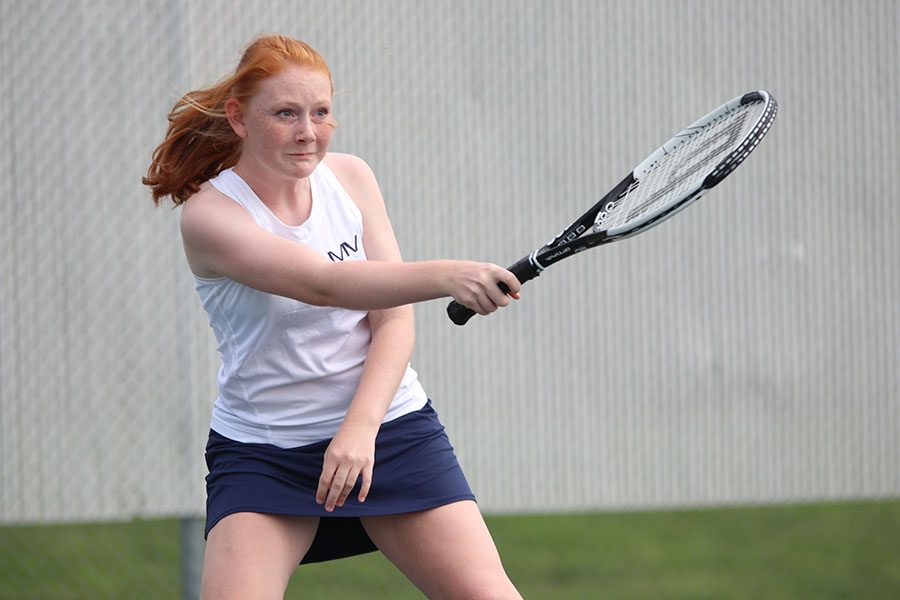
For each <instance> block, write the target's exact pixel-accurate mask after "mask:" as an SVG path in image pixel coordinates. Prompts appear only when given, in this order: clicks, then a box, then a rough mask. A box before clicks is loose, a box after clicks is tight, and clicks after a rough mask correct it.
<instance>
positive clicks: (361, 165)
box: [325, 152, 375, 183]
mask: <svg viewBox="0 0 900 600" xmlns="http://www.w3.org/2000/svg"><path fill="white" fill-rule="evenodd" d="M325 164H327V165H328V167H329V168H330V169H331V170H332V171H333V172H334V174H335V175H336V176H337V178H338V180H339V181H340V182H341V183H343V182H344V180H345V179H346V180H349V181H358V180H366V179H372V180H374V179H375V174H374V173H373V172H372V169H371V168H370V167H369V165H368V164H367V163H366V161H364V160H363V159H361V158H360V157H358V156H356V155H353V154H344V153H341V152H329V153H328V154H327V155H325Z"/></svg>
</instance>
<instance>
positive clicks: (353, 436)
mask: <svg viewBox="0 0 900 600" xmlns="http://www.w3.org/2000/svg"><path fill="white" fill-rule="evenodd" d="M329 158H330V160H329V166H331V168H332V169H333V170H334V172H335V174H336V175H337V176H338V179H339V180H340V181H341V183H342V185H343V186H344V188H345V189H346V190H347V192H348V193H349V194H350V195H351V197H352V198H353V199H354V201H355V202H356V203H357V205H358V206H359V208H360V211H361V212H362V214H363V230H364V234H363V244H364V246H365V249H366V256H367V258H368V259H369V260H377V261H384V262H390V263H392V264H395V265H397V264H399V263H401V262H402V260H403V259H402V257H401V255H400V249H399V247H398V244H397V241H396V238H395V236H394V232H393V228H392V227H391V223H390V220H389V219H388V215H387V211H386V209H385V206H384V201H383V199H382V196H381V191H380V190H379V188H378V184H377V182H376V180H375V176H374V175H373V174H372V172H371V171H370V170H369V168H368V166H367V165H365V163H363V162H362V161H360V160H359V159H356V158H355V157H352V156H346V155H334V156H333V155H329ZM369 326H370V328H371V331H372V341H371V343H370V345H369V350H368V353H367V355H366V364H365V367H364V368H363V373H362V377H361V379H360V382H359V387H358V388H357V390H356V394H355V396H354V398H353V401H352V403H351V405H350V408H349V410H348V411H347V415H346V416H345V418H344V422H343V424H342V425H341V428H340V430H339V431H338V433H337V434H336V435H335V438H334V440H333V441H332V443H331V445H330V446H329V448H328V450H327V453H326V460H325V464H324V465H323V469H322V476H321V477H320V480H319V488H318V490H317V499H318V501H320V502H321V503H323V504H324V505H325V509H326V510H333V509H334V507H335V506H342V505H343V504H344V501H345V500H346V498H347V496H348V495H349V493H350V491H351V490H352V488H353V486H354V485H355V483H356V481H357V479H358V478H360V477H361V478H362V483H361V485H360V490H359V495H358V499H359V501H360V502H362V501H364V500H365V498H366V495H367V494H368V491H369V488H370V486H371V484H372V470H373V468H374V464H375V463H374V453H375V436H376V435H377V434H378V430H379V428H380V426H381V421H382V420H383V419H384V415H385V413H387V410H388V408H389V407H390V405H391V402H392V401H393V399H394V396H395V395H396V393H397V388H398V387H399V386H400V382H401V380H402V379H403V375H404V373H405V372H406V366H407V364H408V363H409V360H410V357H411V355H412V350H413V344H414V341H415V329H414V325H413V309H412V306H410V305H403V306H396V307H392V308H386V309H380V310H370V311H369ZM357 470H358V472H357ZM344 472H346V477H345V476H344Z"/></svg>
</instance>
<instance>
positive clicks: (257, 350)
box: [195, 163, 427, 448]
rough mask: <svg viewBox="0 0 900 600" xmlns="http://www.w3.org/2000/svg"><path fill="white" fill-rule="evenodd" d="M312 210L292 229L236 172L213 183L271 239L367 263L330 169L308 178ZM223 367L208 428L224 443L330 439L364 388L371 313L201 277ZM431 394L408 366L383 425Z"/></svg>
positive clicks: (350, 207) (357, 226)
mask: <svg viewBox="0 0 900 600" xmlns="http://www.w3.org/2000/svg"><path fill="white" fill-rule="evenodd" d="M309 181H310V186H311V191H312V209H311V212H310V216H309V219H307V221H306V222H305V223H303V224H302V225H297V226H290V225H285V224H284V223H283V222H282V221H281V220H280V219H278V217H276V216H275V215H274V214H273V213H272V212H271V211H270V210H269V209H268V208H267V207H266V205H265V204H263V202H262V201H261V200H260V199H259V198H258V197H257V195H256V194H255V193H254V192H253V190H252V189H250V186H249V185H247V183H246V182H245V181H244V180H243V179H241V178H240V176H238V175H237V173H235V172H234V171H232V170H231V169H226V170H225V171H222V172H221V173H220V174H219V175H218V176H217V177H215V178H213V179H211V180H210V183H211V184H212V185H213V186H215V188H216V189H217V190H219V191H220V192H222V193H223V194H225V195H226V196H228V197H229V198H232V199H233V200H234V201H235V202H237V203H238V204H240V205H241V206H243V207H244V209H246V210H247V212H248V213H250V215H251V216H252V217H253V219H254V221H256V223H257V224H258V225H259V226H260V227H262V228H263V229H267V230H268V231H271V232H272V233H274V234H276V235H279V236H281V237H283V238H286V239H288V240H293V241H295V242H297V243H300V244H304V245H306V246H308V247H310V248H312V249H314V250H317V251H318V252H320V253H321V254H322V255H323V256H326V257H328V258H330V259H331V260H332V261H344V260H366V254H365V250H364V248H363V243H362V237H363V227H362V214H361V213H360V211H359V208H358V207H357V206H356V204H355V203H354V202H353V200H352V199H351V198H350V196H348V195H347V192H346V191H344V188H343V187H342V186H341V184H340V183H339V182H338V180H337V178H336V177H335V176H334V174H333V173H332V172H331V170H330V169H329V168H328V167H327V166H326V165H325V164H324V163H319V165H318V167H316V169H315V171H313V173H312V175H310V178H309ZM195 279H196V284H197V285H196V287H197V292H198V293H199V294H200V301H201V303H202V304H203V308H205V309H206V312H207V313H208V314H209V323H210V327H212V329H213V331H214V332H215V335H216V340H217V342H218V348H217V349H218V352H219V355H220V356H221V359H222V366H221V368H220V369H219V374H218V395H217V397H216V402H215V405H214V406H213V411H212V421H211V427H212V429H214V430H215V431H217V432H218V433H220V434H222V435H224V436H225V437H228V438H231V439H234V440H237V441H240V442H246V443H266V444H273V445H275V446H279V447H282V448H291V447H296V446H302V445H306V444H311V443H313V442H317V441H321V440H324V439H327V438H330V437H333V436H334V434H335V433H336V432H337V430H338V427H340V425H341V423H342V421H343V419H344V415H345V414H346V412H347V408H348V407H349V406H350V402H351V401H352V400H353V395H354V393H355V392H356V388H357V386H358V385H359V380H360V376H361V374H362V370H363V363H364V362H365V359H366V352H367V351H368V348H369V343H370V341H371V331H370V329H369V321H368V319H367V313H366V312H365V311H357V310H346V309H343V308H332V307H323V306H313V305H310V304H305V303H303V302H298V301H297V300H292V299H290V298H285V297H283V296H276V295H273V294H267V293H265V292H261V291H259V290H256V289H254V288H250V287H247V286H245V285H242V284H240V283H238V282H236V281H234V280H231V279H228V278H226V277H217V278H214V279H209V278H202V277H195ZM426 402H427V397H426V395H425V391H424V390H423V389H422V386H421V385H420V384H419V381H418V377H417V375H416V372H415V371H414V370H413V369H412V368H411V367H410V366H409V365H407V367H406V373H405V374H404V376H403V381H402V382H401V384H400V387H399V389H398V390H397V393H396V395H395V397H394V400H393V402H392V403H391V406H390V408H389V409H388V411H387V414H386V415H385V417H384V422H387V421H390V420H393V419H396V418H397V417H400V416H403V415H405V414H407V413H410V412H413V411H416V410H419V409H420V408H422V407H423V406H424V405H425V403H426Z"/></svg>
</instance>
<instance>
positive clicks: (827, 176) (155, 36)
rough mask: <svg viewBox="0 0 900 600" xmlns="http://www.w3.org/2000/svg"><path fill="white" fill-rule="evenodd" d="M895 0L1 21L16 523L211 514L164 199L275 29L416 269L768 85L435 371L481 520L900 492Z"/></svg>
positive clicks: (535, 218)
mask: <svg viewBox="0 0 900 600" xmlns="http://www.w3.org/2000/svg"><path fill="white" fill-rule="evenodd" d="M898 28H900V4H898V3H896V2H894V1H892V0H881V1H875V0H872V1H868V2H842V1H837V0H827V1H824V0H823V1H811V0H806V1H801V0H795V1H791V2H783V1H776V0H760V1H758V2H754V3H748V2H739V1H735V0H715V1H712V0H690V1H688V0H680V1H663V0H643V1H636V2H614V1H611V0H610V1H587V0H583V1H564V0H557V1H550V0H541V1H538V0H529V1H513V0H503V1H490V2H488V1H477V0H462V1H450V0H435V1H431V2H417V1H414V0H402V1H401V0H382V1H374V0H370V1H364V0H356V1H346V0H343V1H341V0H337V1H332V2H328V3H326V4H324V5H323V4H321V3H299V2H291V1H288V0H278V1H261V0H260V1H241V2H237V1H234V2H227V1H224V0H217V1H213V0H167V1H151V0H141V1H131V0H102V1H99V0H98V1H91V2H78V1H76V0H64V1H52V0H39V1H31V2H27V3H22V2H14V1H13V0H0V51H2V52H0V86H2V87H0V97H2V98H3V102H2V103H0V115H2V119H3V127H2V128H0V169H2V173H3V177H2V178H0V193H2V202H0V277H2V281H0V458H2V460H0V478H2V479H0V522H7V523H10V522H23V521H55V520H81V519H118V518H128V517H132V516H156V515H180V514H199V513H201V512H202V507H203V498H204V492H203V488H202V484H203V480H202V478H203V475H204V474H205V467H204V465H203V463H202V449H203V444H204V442H205V431H206V427H207V419H208V413H209V409H210V405H211V402H212V400H213V397H214V388H213V386H214V376H215V369H216V366H217V358H216V356H215V353H214V347H213V343H212V338H211V335H210V333H209V332H208V330H207V326H206V321H205V317H204V315H203V313H202V310H201V308H200V306H199V302H198V301H197V299H196V296H195V294H194V292H193V289H192V281H191V278H190V276H189V273H188V271H187V268H186V266H185V264H184V260H183V258H182V254H181V248H180V241H179V239H178V232H177V218H178V214H177V211H172V210H170V209H167V208H162V209H154V208H153V207H152V203H151V202H150V199H149V194H148V192H147V190H146V189H144V188H142V186H141V185H140V177H141V175H142V174H144V172H145V171H146V167H147V164H148V161H149V157H150V153H151V151H152V149H153V147H154V146H155V145H156V144H157V143H158V142H159V140H160V139H161V137H162V134H163V132H164V129H165V114H166V112H167V111H168V109H169V108H170V107H171V105H172V103H173V102H174V100H175V98H176V97H177V96H178V95H179V94H180V93H182V92H184V91H187V90H189V89H194V88H197V87H200V86H203V85H206V84H209V83H212V82H213V81H215V80H216V79H218V78H219V77H221V76H223V75H225V74H226V72H228V71H229V70H230V69H232V68H233V67H234V66H235V64H236V62H237V59H238V57H239V54H240V50H241V49H242V47H243V46H244V45H245V44H246V43H247V42H249V40H250V39H251V38H252V37H253V36H255V35H256V34H258V33H262V32H271V31H278V32H283V33H287V34H290V35H293V36H296V37H300V38H303V39H306V40H308V41H310V42H311V43H312V44H313V45H314V46H316V47H317V48H318V49H319V50H320V51H321V52H322V53H323V54H324V56H325V57H326V58H327V59H328V60H329V62H330V65H331V67H332V70H333V72H334V76H335V83H336V87H337V90H338V94H337V98H336V109H337V117H338V119H339V121H340V122H341V127H340V129H339V130H338V132H337V134H336V137H335V141H334V146H333V147H334V149H335V150H340V151H346V152H353V153H355V154H358V155H360V156H362V157H363V158H365V159H366V160H367V161H368V162H369V163H370V164H371V165H372V167H373V168H374V170H375V172H376V173H377V174H378V176H379V179H380V181H381V184H382V189H383V192H384V195H385V197H386V199H387V202H388V207H389V210H390V212H391V215H392V218H393V220H394V225H395V229H396V231H397V234H398V237H399V239H400V242H401V246H402V247H403V249H404V253H405V257H406V258H407V259H408V260H421V259H430V258H446V257H454V258H472V259H478V260H490V261H494V262H498V263H511V262H513V261H514V260H516V259H518V258H519V257H521V256H522V255H524V254H526V253H527V252H528V251H530V250H531V249H532V247H534V246H536V245H538V244H539V243H541V242H543V241H546V239H548V238H549V237H550V236H551V235H552V234H553V233H555V232H556V231H558V230H559V229H561V228H562V226H564V225H565V224H567V222H568V221H569V220H571V219H572V218H573V217H575V216H577V215H578V214H580V212H581V211H582V210H583V209H584V208H585V207H586V206H588V205H589V204H591V203H593V201H594V199H596V198H597V197H598V196H599V195H600V194H602V193H604V192H605V191H606V190H607V189H608V188H609V187H610V186H611V185H612V184H614V183H616V182H618V181H619V179H620V178H621V177H622V176H623V175H624V174H625V173H626V172H627V171H628V170H630V169H631V168H632V167H633V166H634V165H635V164H636V163H637V162H638V161H640V160H641V159H643V158H644V156H645V155H646V154H647V153H648V152H649V151H651V150H652V149H654V148H655V147H656V146H658V145H659V144H660V143H661V142H663V141H665V140H666V139H667V138H668V137H669V136H670V135H671V134H673V133H675V132H676V131H677V130H679V129H680V128H681V127H683V126H684V125H686V124H687V123H689V122H691V121H692V120H693V119H695V118H697V117H699V116H700V115H702V114H704V113H705V112H706V111H708V110H710V109H712V108H714V107H715V106H717V105H718V104H720V103H721V102H724V101H725V100H728V99H730V98H732V97H734V96H736V95H738V94H740V93H743V92H745V91H749V90H752V89H757V88H765V89H767V90H769V91H770V92H771V93H772V94H773V95H774V96H775V97H776V98H777V99H778V101H779V103H780V106H781V111H780V114H779V117H778V119H777V121H776V124H775V126H774V127H773V130H772V131H771V133H770V135H769V137H768V138H767V139H766V140H765V141H764V142H763V143H762V145H761V146H760V148H759V150H758V151H757V152H756V153H755V154H754V155H753V156H751V157H750V159H748V161H747V163H746V164H745V166H743V167H742V168H741V169H739V170H738V171H737V172H736V173H735V174H734V175H733V176H732V177H731V178H729V179H728V180H727V181H726V182H725V183H724V184H723V185H722V186H720V187H719V188H717V189H716V191H715V192H714V193H713V194H710V195H709V196H707V197H706V198H704V200H702V201H701V202H700V203H699V204H698V205H696V206H695V207H693V208H691V209H690V211H688V212H687V213H685V214H683V215H681V216H680V217H678V218H676V219H674V220H673V221H671V222H668V223H666V224H664V225H662V226H661V227H659V228H657V229H654V230H653V231H652V232H651V233H648V234H647V235H644V236H640V237H638V238H635V239H633V240H629V241H627V242H624V243H622V244H615V245H613V246H609V247H606V248H604V249H601V250H597V251H595V252H592V253H589V254H586V255H582V256H579V257H577V258H574V259H572V260H570V261H566V262H564V263H561V264H560V265H559V266H557V267H554V268H553V269H552V270H549V271H547V272H546V273H545V274H544V275H543V276H542V277H541V278H540V279H538V280H536V281H534V282H533V283H530V284H529V285H528V286H527V288H526V289H525V293H524V298H523V300H522V301H521V302H519V303H517V305H516V306H515V308H512V309H509V310H505V311H502V313H501V314H498V315H495V316H492V317H490V318H486V319H485V318H478V319H476V320H474V321H472V322H471V323H470V324H469V325H468V326H466V327H464V328H458V327H456V326H454V325H452V324H451V323H450V322H449V321H448V320H447V319H446V317H445V315H444V306H445V303H444V302H432V303H428V304H424V305H420V306H419V307H418V308H417V319H418V321H417V322H418V332H419V342H418V347H417V352H416V355H415V358H414V365H415V366H416V368H417V370H418V371H419V372H420V375H421V378H422V380H423V382H424V384H425V386H426V388H427V390H428V391H429V393H430V394H431V396H432V397H433V398H434V399H435V402H436V405H437V408H438V410H439V411H440V412H441V414H442V417H443V419H444V421H445V423H446V424H447V425H448V428H449V430H450V433H451V437H452V439H453V440H454V442H455V445H456V447H457V450H458V453H459V455H460V458H461V461H462V463H463V466H464V468H465V469H466V471H467V473H468V475H469V478H470V481H471V483H472V485H473V486H474V488H475V489H476V492H477V493H478V495H479V498H480V501H481V503H482V506H483V508H484V509H485V510H488V511H490V512H511V511H557V510H608V509H619V508H628V509H632V508H634V509H639V508H647V507H657V506H696V505H709V504H724V503H755V502H784V501H811V500H819V499H842V498H861V497H896V496H897V495H898V494H900V469H898V464H900V409H898V400H900V383H898V381H900V378H898V370H900V369H898V367H900V350H898V338H900V302H898V300H897V298H898V296H900V293H898V292H900V284H898V279H900V234H898V232H897V231H898V225H900V208H898V203H897V200H898V198H897V191H896V186H895V185H893V184H892V183H891V179H890V176H891V173H892V172H893V170H894V169H895V167H896V165H895V163H896V158H897V156H898V150H900V142H898V136H900V111H898V110H897V106H896V99H897V98H898V97H900V79H898V68H897V64H898V63H897V58H896V57H897V56H898V54H900V49H898V41H897V34H896V32H897V30H898Z"/></svg>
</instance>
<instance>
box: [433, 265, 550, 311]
mask: <svg viewBox="0 0 900 600" xmlns="http://www.w3.org/2000/svg"><path fill="white" fill-rule="evenodd" d="M509 270H510V271H511V272H512V274H513V275H515V276H516V278H517V279H518V280H519V283H525V282H526V281H530V280H532V279H534V278H535V277H537V276H538V275H540V274H541V270H540V269H538V268H537V267H536V266H535V265H534V264H533V263H532V262H531V257H530V256H526V257H525V258H522V259H521V260H519V261H518V262H516V263H515V264H514V265H512V266H511V267H509ZM497 285H499V286H500V289H501V290H503V293H504V294H508V293H509V288H508V287H506V285H505V284H503V283H498V284H497ZM447 315H449V317H450V320H451V321H453V322H454V323H456V324H457V325H465V324H466V323H468V321H469V319H471V318H472V317H474V316H475V311H474V310H472V309H471V308H468V307H467V306H464V305H462V304H460V303H459V302H457V301H456V300H454V301H452V302H451V303H450V304H448V305H447Z"/></svg>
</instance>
